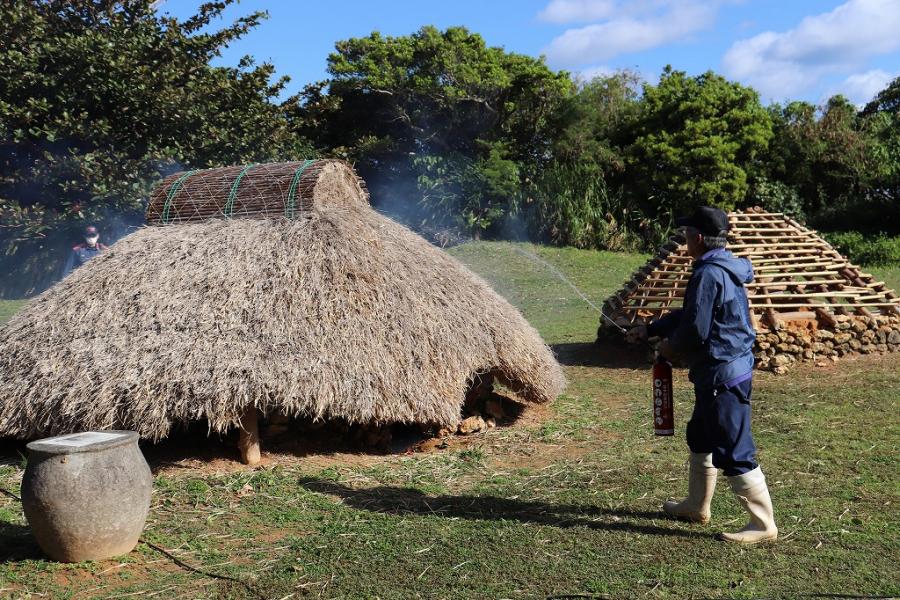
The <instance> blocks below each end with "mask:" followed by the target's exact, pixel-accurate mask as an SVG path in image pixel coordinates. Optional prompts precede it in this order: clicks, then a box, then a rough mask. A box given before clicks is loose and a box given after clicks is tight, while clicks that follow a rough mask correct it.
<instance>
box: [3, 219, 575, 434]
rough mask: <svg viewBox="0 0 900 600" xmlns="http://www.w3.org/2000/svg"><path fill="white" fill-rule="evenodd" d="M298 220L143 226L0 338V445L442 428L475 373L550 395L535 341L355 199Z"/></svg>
mask: <svg viewBox="0 0 900 600" xmlns="http://www.w3.org/2000/svg"><path fill="white" fill-rule="evenodd" d="M308 217H309V218H304V219H298V220H293V221H292V220H286V219H280V220H262V219H235V220H224V219H219V220H211V221H207V222H202V223H193V224H181V225H171V226H167V227H147V228H144V229H141V230H139V231H138V232H136V233H134V234H133V235H131V236H129V237H127V238H125V239H123V240H121V241H120V242H119V243H117V244H116V245H115V246H114V247H113V248H112V249H111V250H110V251H108V252H107V253H105V254H104V255H102V256H100V257H98V258H96V259H94V260H93V261H91V262H90V263H88V264H87V265H85V266H84V267H82V268H80V269H78V270H77V271H75V272H74V273H73V274H72V275H71V276H70V277H69V278H67V279H66V280H64V281H63V282H61V283H60V284H58V285H57V286H56V287H54V288H52V289H50V290H48V291H47V292H45V293H44V294H42V295H41V296H39V297H38V298H37V299H35V300H34V301H32V302H31V303H30V304H29V305H27V306H26V307H25V308H24V309H23V310H22V311H20V312H19V313H18V314H17V315H15V316H14V317H13V318H12V319H11V320H10V321H9V323H7V325H6V326H5V327H4V328H3V329H2V330H0V436H15V437H19V438H31V437H35V436H39V435H49V434H60V433H64V432H69V431H75V430H84V429H112V428H118V429H133V430H135V431H138V432H139V433H140V434H141V436H142V437H144V438H150V439H159V438H162V437H164V436H166V435H167V433H168V432H169V430H170V428H171V427H172V426H173V424H178V423H185V422H188V421H193V420H199V419H207V420H208V421H209V425H210V428H211V429H213V430H217V431H222V430H225V429H227V428H229V427H232V426H236V425H238V424H239V422H240V416H241V414H242V411H243V410H244V408H245V407H247V406H256V407H257V408H258V409H259V410H260V411H261V412H262V413H263V414H273V413H283V414H287V415H291V416H300V417H310V418H317V419H329V418H335V417H340V418H344V419H347V420H349V421H351V422H362V423H389V422H405V423H412V422H419V423H435V424H440V425H453V424H455V423H456V422H457V420H458V419H459V416H460V411H461V407H462V404H463V401H464V398H465V393H466V391H467V389H468V387H469V386H470V384H471V383H472V380H473V377H474V376H475V374H478V373H486V372H495V373H496V374H498V376H499V377H500V378H501V380H505V381H506V382H508V383H509V384H510V385H511V386H512V387H513V389H514V390H516V391H517V393H518V394H519V395H520V396H521V398H522V399H523V400H525V401H530V402H547V401H549V400H551V399H553V398H555V397H556V396H557V395H558V394H559V393H560V392H561V390H562V388H563V386H564V379H563V375H562V372H561V369H560V367H559V365H558V364H557V363H556V361H555V360H554V358H553V355H552V353H551V351H550V350H549V348H547V346H546V345H545V344H544V343H543V341H542V340H541V338H540V337H539V335H538V333H537V332H536V331H535V330H534V329H533V328H532V327H531V326H530V325H529V324H528V323H527V322H526V321H525V320H524V318H523V317H522V316H521V315H520V314H519V313H518V312H517V311H516V310H515V309H514V308H513V307H512V306H511V305H510V304H509V303H507V302H506V301H505V300H503V299H502V298H500V297H499V296H498V295H497V294H496V293H494V292H493V291H492V290H491V289H490V287H489V286H488V285H487V284H486V283H485V282H484V281H483V280H481V279H480V278H479V277H477V276H476V275H474V274H472V273H471V272H470V271H468V270H467V269H466V268H465V267H463V266H462V265H461V264H460V263H459V262H458V261H456V260H455V259H453V258H452V257H450V256H448V255H447V254H445V253H444V252H442V251H441V250H438V249H437V248H435V247H433V246H431V245H430V244H428V243H427V242H425V241H424V240H423V239H421V238H420V237H418V236H417V235H415V234H413V233H411V232H410V231H408V230H407V229H405V228H404V227H402V226H400V225H398V224H396V223H394V222H393V221H391V220H389V219H387V218H385V217H383V216H381V215H379V214H378V213H376V212H375V211H373V210H372V209H371V208H369V207H368V206H367V205H366V204H365V203H363V202H359V203H354V202H337V203H335V204H334V205H327V203H325V204H323V205H321V206H316V207H313V208H312V209H311V210H310V212H309V215H308Z"/></svg>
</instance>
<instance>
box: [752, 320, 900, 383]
mask: <svg viewBox="0 0 900 600" xmlns="http://www.w3.org/2000/svg"><path fill="white" fill-rule="evenodd" d="M833 319H834V324H833V325H829V326H824V325H823V324H822V323H821V322H819V321H814V320H803V321H788V322H785V323H783V325H782V326H781V327H780V328H779V329H778V330H777V331H771V330H763V331H759V332H757V337H756V346H755V348H754V354H755V355H756V359H757V367H758V368H760V369H769V370H772V371H775V372H776V373H785V372H787V370H788V369H789V368H790V367H791V365H793V364H794V363H795V362H797V361H800V360H812V361H815V360H822V359H830V360H838V359H839V358H840V357H842V356H846V355H848V354H872V353H877V352H897V351H900V316H896V315H891V316H887V315H877V316H871V317H868V316H865V317H864V316H855V315H854V316H850V315H837V316H835V317H833Z"/></svg>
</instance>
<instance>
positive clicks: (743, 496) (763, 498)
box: [719, 467, 778, 544]
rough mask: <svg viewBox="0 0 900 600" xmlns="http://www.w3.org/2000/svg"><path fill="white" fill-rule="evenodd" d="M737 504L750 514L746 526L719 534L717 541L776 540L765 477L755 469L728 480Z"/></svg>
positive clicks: (776, 531) (753, 542) (752, 541)
mask: <svg viewBox="0 0 900 600" xmlns="http://www.w3.org/2000/svg"><path fill="white" fill-rule="evenodd" d="M728 481H729V483H731V489H732V491H734V494H735V496H737V498H738V502H740V503H741V506H743V507H744V510H746V511H747V512H748V513H750V522H749V523H747V526H746V527H744V528H743V529H741V530H740V531H736V532H735V533H720V534H719V539H721V540H725V541H726V542H735V543H738V544H756V543H759V542H766V541H770V540H775V539H777V538H778V528H777V527H776V526H775V512H774V511H773V510H772V499H771V498H770V497H769V488H768V487H767V486H766V477H765V475H763V472H762V470H761V469H760V468H759V467H756V468H755V469H753V470H752V471H750V472H749V473H744V474H743V475H737V476H735V477H729V478H728Z"/></svg>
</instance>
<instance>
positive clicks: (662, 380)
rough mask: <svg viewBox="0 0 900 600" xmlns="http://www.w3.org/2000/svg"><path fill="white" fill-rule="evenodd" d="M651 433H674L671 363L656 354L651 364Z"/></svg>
mask: <svg viewBox="0 0 900 600" xmlns="http://www.w3.org/2000/svg"><path fill="white" fill-rule="evenodd" d="M653 433H655V434H656V435H675V410H674V407H673V402H672V364H671V363H670V362H669V361H667V360H666V359H665V358H663V357H662V356H657V357H656V364H654V365H653Z"/></svg>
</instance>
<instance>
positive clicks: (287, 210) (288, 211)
mask: <svg viewBox="0 0 900 600" xmlns="http://www.w3.org/2000/svg"><path fill="white" fill-rule="evenodd" d="M314 162H316V161H314V160H307V161H304V163H303V164H302V165H300V166H299V167H298V168H297V171H296V172H295V173H294V178H293V179H291V187H290V189H289V190H288V198H287V204H286V205H285V207H284V216H285V217H287V218H288V219H293V218H294V204H295V203H296V196H297V186H298V185H300V176H301V175H303V171H305V170H306V168H307V167H309V166H310V165H311V164H313V163H314Z"/></svg>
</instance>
